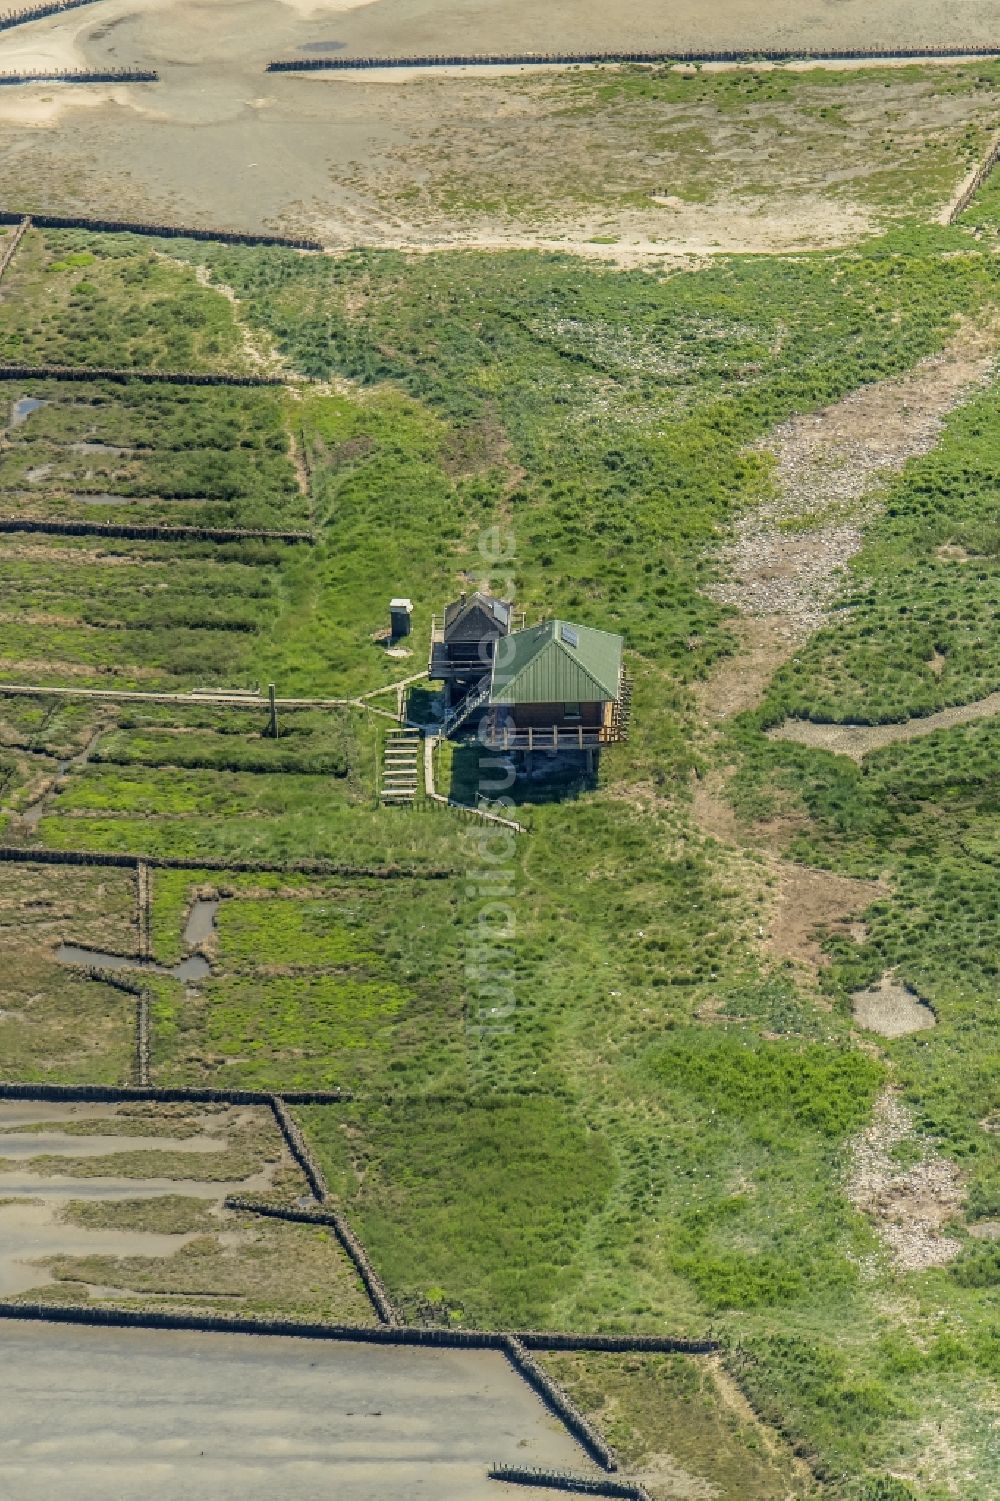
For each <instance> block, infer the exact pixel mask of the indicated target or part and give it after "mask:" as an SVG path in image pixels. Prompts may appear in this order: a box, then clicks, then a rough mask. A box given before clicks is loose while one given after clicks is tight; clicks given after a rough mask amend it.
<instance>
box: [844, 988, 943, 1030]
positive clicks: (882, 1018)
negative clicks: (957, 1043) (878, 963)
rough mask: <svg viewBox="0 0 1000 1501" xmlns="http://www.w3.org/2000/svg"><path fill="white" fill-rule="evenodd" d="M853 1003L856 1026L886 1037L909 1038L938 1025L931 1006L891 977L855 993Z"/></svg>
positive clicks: (852, 998)
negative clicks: (911, 1034)
mask: <svg viewBox="0 0 1000 1501" xmlns="http://www.w3.org/2000/svg"><path fill="white" fill-rule="evenodd" d="M851 1001H852V1010H853V1012H854V1020H855V1022H856V1024H857V1025H858V1026H859V1027H864V1028H865V1029H866V1031H868V1032H878V1033H880V1034H881V1036H883V1037H905V1036H906V1035H907V1033H908V1032H924V1031H926V1030H927V1029H928V1028H929V1027H936V1026H937V1017H936V1016H935V1015H934V1012H933V1011H932V1010H931V1008H930V1006H928V1005H927V1003H926V1002H925V1001H922V1000H921V999H920V997H919V996H917V995H914V993H913V991H912V990H908V989H907V988H906V986H905V985H900V984H899V983H898V981H896V980H894V979H893V977H892V976H891V975H885V976H883V978H882V979H881V980H880V981H879V983H878V984H877V985H873V986H872V987H871V988H870V989H869V990H857V991H855V993H854V995H853V996H852V997H851Z"/></svg>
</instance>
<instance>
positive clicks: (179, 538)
mask: <svg viewBox="0 0 1000 1501" xmlns="http://www.w3.org/2000/svg"><path fill="white" fill-rule="evenodd" d="M0 274H2V273H0ZM0 379H3V377H2V376H0ZM17 532H25V533H29V534H32V535H36V536H43V537H121V538H123V539H126V540H128V541H131V542H281V543H286V542H287V543H297V542H306V543H308V544H309V546H310V547H312V546H314V545H315V542H316V538H315V536H314V535H313V533H312V532H272V531H265V530H262V529H253V528H249V527H224V526H173V525H167V526H156V525H151V526H143V525H138V524H137V525H133V524H132V522H125V521H55V520H53V521H49V520H47V519H45V518H44V517H34V516H5V517H3V518H0V534H3V535H5V536H12V535H14V534H15V533H17Z"/></svg>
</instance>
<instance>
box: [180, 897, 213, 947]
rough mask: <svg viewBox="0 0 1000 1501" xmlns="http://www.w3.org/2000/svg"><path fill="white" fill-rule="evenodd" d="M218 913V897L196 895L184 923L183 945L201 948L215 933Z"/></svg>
mask: <svg viewBox="0 0 1000 1501" xmlns="http://www.w3.org/2000/svg"><path fill="white" fill-rule="evenodd" d="M218 915H219V899H218V897H212V898H208V897H201V896H200V897H198V898H197V899H196V900H195V903H194V905H193V907H192V908H191V911H190V912H189V913H188V920H187V922H186V923H185V924H184V946H185V948H189V949H197V948H201V946H202V945H203V944H205V943H208V942H209V940H210V939H211V938H212V937H213V936H214V934H215V924H216V919H217V918H218Z"/></svg>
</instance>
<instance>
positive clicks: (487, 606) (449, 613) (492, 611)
mask: <svg viewBox="0 0 1000 1501" xmlns="http://www.w3.org/2000/svg"><path fill="white" fill-rule="evenodd" d="M476 609H478V610H482V611H484V612H485V613H486V614H487V615H490V616H492V618H493V619H494V620H495V621H496V623H497V625H498V626H499V627H500V629H501V630H502V631H507V630H509V629H510V612H511V606H510V605H509V604H508V603H507V601H506V600H504V599H494V598H493V596H492V595H491V594H483V593H482V591H481V590H479V589H476V590H474V592H473V593H472V594H469V595H466V596H465V597H464V598H463V599H455V600H452V602H451V604H450V605H445V607H444V628H445V630H446V631H450V630H451V628H452V626H454V625H456V624H457V623H458V621H459V620H461V619H462V618H463V616H465V615H468V614H471V612H472V611H473V610H476Z"/></svg>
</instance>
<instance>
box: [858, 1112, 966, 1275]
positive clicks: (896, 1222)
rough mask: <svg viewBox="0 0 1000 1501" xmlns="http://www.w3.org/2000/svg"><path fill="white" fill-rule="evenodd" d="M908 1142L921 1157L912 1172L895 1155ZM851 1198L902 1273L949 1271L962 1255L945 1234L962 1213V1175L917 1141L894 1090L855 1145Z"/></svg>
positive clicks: (948, 1162) (957, 1241)
mask: <svg viewBox="0 0 1000 1501" xmlns="http://www.w3.org/2000/svg"><path fill="white" fill-rule="evenodd" d="M904 1142H906V1143H910V1144H912V1145H913V1146H914V1147H915V1148H916V1149H917V1150H918V1151H919V1154H920V1155H919V1158H918V1161H917V1162H916V1163H915V1164H914V1165H913V1166H912V1167H904V1166H902V1164H901V1163H900V1162H899V1161H898V1160H897V1159H896V1157H894V1155H893V1151H894V1149H895V1148H898V1147H899V1146H900V1144H901V1143H904ZM847 1193H848V1197H849V1198H850V1200H851V1203H852V1204H853V1205H854V1206H855V1208H856V1209H860V1210H861V1211H862V1213H864V1214H866V1215H868V1216H869V1218H870V1219H871V1220H872V1221H873V1223H874V1225H875V1228H876V1230H877V1231H878V1234H879V1237H880V1238H881V1240H882V1241H883V1243H884V1244H885V1246H886V1249H887V1250H888V1252H889V1254H890V1256H891V1258H892V1260H893V1262H894V1264H895V1265H896V1267H897V1268H898V1269H899V1270H900V1271H906V1272H915V1271H922V1270H924V1269H925V1268H927V1267H932V1266H944V1265H946V1264H947V1262H949V1261H952V1260H954V1258H955V1257H956V1256H957V1255H958V1253H959V1251H960V1250H961V1242H960V1241H959V1240H957V1239H956V1238H955V1237H954V1236H952V1235H948V1234H946V1233H945V1231H944V1230H943V1228H942V1227H943V1226H944V1225H946V1224H947V1222H948V1221H949V1220H952V1219H954V1218H956V1217H957V1216H958V1215H959V1214H960V1212H961V1208H962V1204H963V1201H964V1191H963V1187H962V1180H961V1174H960V1173H959V1170H958V1168H957V1167H956V1165H955V1163H953V1162H950V1161H948V1160H947V1159H946V1158H944V1157H941V1156H940V1155H939V1154H938V1153H937V1152H936V1151H935V1150H934V1147H933V1145H932V1144H930V1143H927V1142H920V1141H919V1140H918V1139H917V1138H916V1137H915V1135H914V1130H913V1119H912V1117H911V1115H910V1113H909V1111H908V1110H907V1109H906V1107H905V1105H903V1104H902V1103H901V1102H900V1100H899V1099H898V1098H897V1097H896V1096H895V1095H894V1094H893V1093H892V1091H891V1090H886V1091H885V1092H884V1093H883V1094H882V1095H881V1096H880V1098H879V1099H878V1101H877V1102H876V1105H875V1110H874V1114H873V1118H872V1123H871V1125H870V1126H868V1127H867V1128H866V1130H865V1131H863V1132H862V1134H861V1136H860V1137H859V1138H858V1140H857V1141H856V1143H855V1147H854V1159H853V1162H852V1165H851V1170H850V1176H849V1179H848V1184H847Z"/></svg>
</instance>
